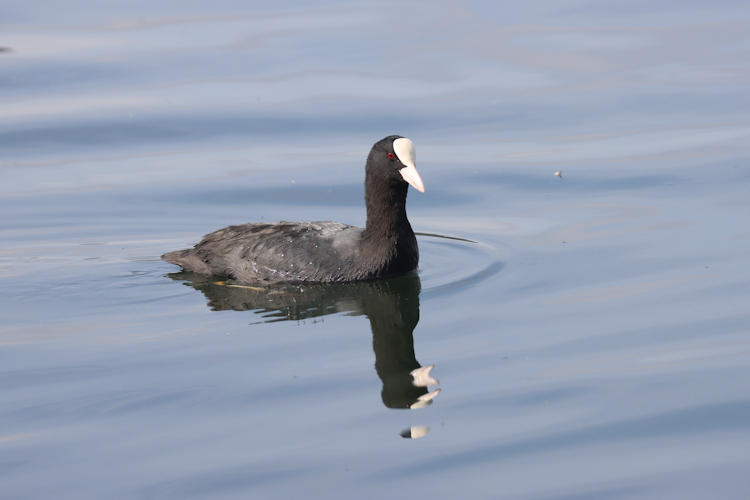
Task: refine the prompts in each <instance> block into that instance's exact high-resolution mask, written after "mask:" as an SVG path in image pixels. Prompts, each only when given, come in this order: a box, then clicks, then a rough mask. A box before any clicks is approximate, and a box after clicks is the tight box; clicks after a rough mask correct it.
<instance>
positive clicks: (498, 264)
mask: <svg viewBox="0 0 750 500" xmlns="http://www.w3.org/2000/svg"><path fill="white" fill-rule="evenodd" d="M417 239H418V241H419V278H420V280H421V282H422V295H423V296H435V295H444V294H449V293H454V292H458V291H461V290H464V289H466V288H470V287H472V286H475V285H476V284H478V283H480V282H482V281H484V280H485V279H487V278H489V277H491V276H493V275H495V274H497V273H498V272H500V271H501V270H502V268H503V263H502V261H501V260H500V251H499V250H498V249H496V248H493V247H491V246H490V245H486V244H484V243H479V242H476V241H471V240H466V239H463V238H457V237H453V236H446V235H440V234H428V233H417Z"/></svg>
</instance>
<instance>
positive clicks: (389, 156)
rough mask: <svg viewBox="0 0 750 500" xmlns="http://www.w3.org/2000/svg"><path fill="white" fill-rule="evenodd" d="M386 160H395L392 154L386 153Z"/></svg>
mask: <svg viewBox="0 0 750 500" xmlns="http://www.w3.org/2000/svg"><path fill="white" fill-rule="evenodd" d="M388 159H389V160H395V159H396V155H394V154H393V153H388Z"/></svg>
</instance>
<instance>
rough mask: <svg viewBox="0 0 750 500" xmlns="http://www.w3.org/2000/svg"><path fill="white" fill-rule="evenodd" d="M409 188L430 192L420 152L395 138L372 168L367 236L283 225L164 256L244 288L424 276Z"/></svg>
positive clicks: (343, 227) (379, 150)
mask: <svg viewBox="0 0 750 500" xmlns="http://www.w3.org/2000/svg"><path fill="white" fill-rule="evenodd" d="M409 185H411V186H413V187H414V188H415V189H417V190H419V191H421V192H424V184H422V179H421V178H420V176H419V173H418V172H417V168H416V166H415V155H414V144H413V143H412V141H411V140H409V139H407V138H406V137H401V136H398V135H391V136H388V137H386V138H384V139H382V140H380V141H378V142H376V143H375V144H374V145H373V146H372V149H371V150H370V154H369V155H368V157H367V165H366V167H365V204H366V205H367V224H366V226H365V228H364V229H362V228H359V227H355V226H349V225H347V224H341V223H339V222H285V221H282V222H276V223H249V224H241V225H238V226H229V227H226V228H224V229H219V230H218V231H215V232H213V233H211V234H209V235H206V236H205V237H204V238H203V240H201V242H200V243H198V244H197V245H195V246H194V247H193V248H188V249H185V250H177V251H175V252H169V253H166V254H164V255H162V258H163V259H164V260H166V261H167V262H171V263H172V264H177V265H178V266H182V268H183V269H185V270H186V271H192V272H195V273H199V274H205V275H213V276H221V277H226V278H230V279H233V280H236V281H238V282H240V283H248V284H253V283H258V284H272V283H282V282H344V281H358V280H366V279H372V278H379V277H382V276H390V275H397V274H404V273H407V272H409V271H412V270H414V269H416V267H417V263H418V262H419V249H418V247H417V239H416V237H415V236H414V231H412V229H411V225H410V224H409V220H408V219H407V218H406V191H407V189H408V187H409Z"/></svg>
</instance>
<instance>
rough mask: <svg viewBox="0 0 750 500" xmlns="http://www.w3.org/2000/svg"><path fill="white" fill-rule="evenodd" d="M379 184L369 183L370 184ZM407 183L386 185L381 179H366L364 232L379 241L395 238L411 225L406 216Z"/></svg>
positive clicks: (409, 229) (386, 182)
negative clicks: (365, 223) (365, 222)
mask: <svg viewBox="0 0 750 500" xmlns="http://www.w3.org/2000/svg"><path fill="white" fill-rule="evenodd" d="M375 183H377V184H379V185H374V186H373V185H371V184H375ZM408 187H409V186H408V184H406V183H404V182H399V183H398V184H396V185H388V181H385V180H381V179H377V180H374V179H369V178H368V179H367V180H366V186H365V204H366V205H367V225H366V226H365V234H366V235H367V236H369V237H370V238H378V239H380V240H381V241H382V240H385V241H388V240H396V239H398V237H399V236H400V234H399V233H400V232H403V231H404V229H408V232H411V226H409V221H408V220H407V218H406V191H407V189H408Z"/></svg>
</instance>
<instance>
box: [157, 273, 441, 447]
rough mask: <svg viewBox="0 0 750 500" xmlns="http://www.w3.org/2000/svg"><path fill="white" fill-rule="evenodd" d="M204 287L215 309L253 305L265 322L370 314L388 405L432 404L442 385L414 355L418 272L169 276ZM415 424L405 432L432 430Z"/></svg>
mask: <svg viewBox="0 0 750 500" xmlns="http://www.w3.org/2000/svg"><path fill="white" fill-rule="evenodd" d="M168 276H169V277H170V278H172V279H174V280H179V281H184V282H185V284H186V285H188V286H191V287H193V288H195V289H196V290H200V291H201V292H203V294H204V295H205V296H206V298H207V299H208V306H209V307H210V308H211V309H212V310H214V311H225V310H234V311H247V310H252V311H254V312H255V314H257V315H258V316H260V318H262V321H263V322H274V321H300V320H306V319H312V318H316V317H319V316H324V315H328V314H334V313H348V314H350V315H364V316H367V318H368V319H369V320H370V328H371V329H372V345H373V350H374V351H375V371H376V372H377V373H378V377H380V380H381V381H382V383H383V389H382V391H381V397H382V399H383V404H385V406H386V407H388V408H401V409H418V408H423V407H425V406H427V405H429V404H431V403H432V401H433V400H434V398H435V397H436V396H437V395H438V394H439V393H440V389H439V388H437V389H434V390H432V391H430V390H429V387H430V386H436V385H438V381H437V380H436V379H435V378H433V376H432V374H431V371H432V369H433V366H434V365H428V366H422V365H420V364H419V362H418V361H417V359H416V357H415V355H414V336H413V332H414V328H415V327H416V326H417V323H418V322H419V292H420V287H421V284H420V281H419V276H418V275H417V274H416V273H411V274H408V275H406V276H399V277H395V278H390V279H379V280H374V281H364V282H353V283H334V284H304V285H300V284H288V285H275V286H273V287H270V288H267V287H260V286H258V287H254V286H249V285H242V284H235V283H232V282H231V281H217V279H216V278H211V277H207V276H203V275H200V274H195V273H188V272H180V273H172V274H169V275H168ZM428 430H429V429H428V428H427V427H424V426H415V427H412V428H410V429H406V430H404V431H402V432H401V436H403V437H407V438H412V439H413V438H418V437H422V436H424V435H425V434H426V433H427V432H428Z"/></svg>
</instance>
